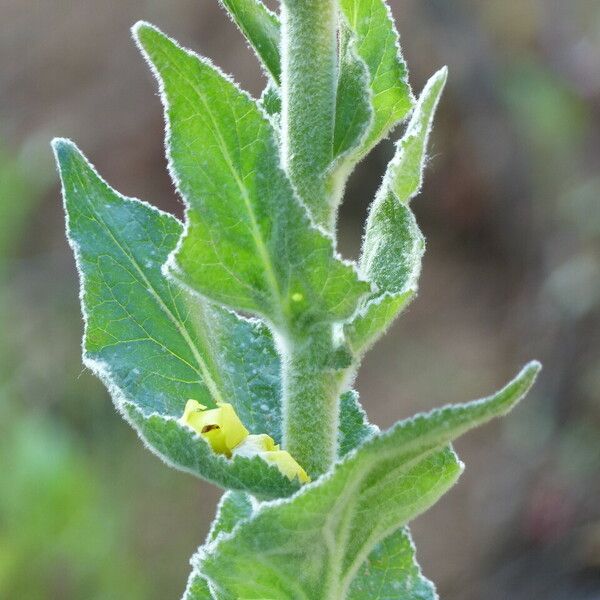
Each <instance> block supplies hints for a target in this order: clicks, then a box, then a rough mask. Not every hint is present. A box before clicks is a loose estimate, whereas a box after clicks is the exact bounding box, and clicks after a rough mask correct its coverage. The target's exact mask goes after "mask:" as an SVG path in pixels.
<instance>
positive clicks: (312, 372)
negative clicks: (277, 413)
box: [280, 325, 346, 478]
mask: <svg viewBox="0 0 600 600" xmlns="http://www.w3.org/2000/svg"><path fill="white" fill-rule="evenodd" d="M332 339H333V337H332V327H331V326H330V325H329V326H327V327H326V328H324V329H323V330H321V331H318V332H316V333H315V332H314V331H313V332H311V335H306V336H303V337H301V336H294V337H293V338H291V339H286V340H285V341H283V342H282V343H280V353H281V356H282V366H283V432H284V433H283V446H284V448H285V449H286V450H287V451H288V452H289V453H290V454H291V455H292V456H293V457H294V458H295V459H296V460H297V461H298V462H299V463H300V465H302V467H304V469H306V471H307V472H308V474H309V475H310V476H311V477H313V478H315V477H318V476H319V475H321V474H323V473H325V472H326V471H327V470H328V469H329V468H330V467H331V465H332V464H333V462H334V461H335V458H336V452H337V435H338V413H339V396H340V392H341V388H342V386H343V384H344V381H345V373H346V370H345V369H344V368H336V367H335V364H334V360H333V357H334V356H335V349H334V348H333V343H332Z"/></svg>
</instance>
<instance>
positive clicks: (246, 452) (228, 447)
mask: <svg viewBox="0 0 600 600" xmlns="http://www.w3.org/2000/svg"><path fill="white" fill-rule="evenodd" d="M179 422H180V423H183V424H184V425H187V426H188V427H191V428H192V429H193V430H194V431H196V432H197V433H199V434H200V435H201V436H202V437H203V438H204V439H206V440H207V441H208V443H209V444H210V445H211V448H212V449H213V450H214V451H215V452H216V453H217V454H225V456H227V457H228V458H231V456H232V454H235V455H237V456H246V457H249V458H252V457H253V456H260V457H261V458H262V459H263V460H265V461H267V462H269V463H271V464H273V465H275V466H276V467H277V468H278V469H279V471H280V472H281V473H282V474H283V475H285V476H286V477H288V478H289V479H290V480H292V479H294V477H297V478H298V479H299V480H300V482H301V483H308V482H309V481H310V477H309V476H308V475H307V474H306V471H305V470H304V469H303V468H302V467H301V466H300V465H299V464H298V463H297V462H296V461H295V460H294V458H293V457H292V455H291V454H290V453H289V452H286V451H285V450H280V449H279V446H278V445H277V444H276V443H275V441H274V440H273V438H272V437H270V436H268V435H267V434H266V433H261V434H258V435H249V432H248V430H247V429H246V428H245V427H244V425H243V423H242V422H241V421H240V418H239V417H238V416H237V414H236V412H235V410H234V408H233V406H231V404H227V403H226V402H217V408H208V409H207V408H206V406H204V405H202V404H200V402H198V401H197V400H188V401H187V403H186V405H185V410H184V411H183V415H182V416H181V418H180V419H179Z"/></svg>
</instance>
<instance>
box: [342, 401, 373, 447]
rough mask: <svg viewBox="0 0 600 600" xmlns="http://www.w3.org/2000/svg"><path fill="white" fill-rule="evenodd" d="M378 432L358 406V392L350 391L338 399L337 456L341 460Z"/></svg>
mask: <svg viewBox="0 0 600 600" xmlns="http://www.w3.org/2000/svg"><path fill="white" fill-rule="evenodd" d="M378 431H379V428H378V427H376V426H375V425H372V424H371V423H369V420H368V419H367V413H366V412H365V411H364V409H363V407H362V406H361V405H360V401H359V399H358V392H356V391H354V390H350V391H348V392H345V393H344V394H342V396H341V398H340V424H339V432H338V456H339V457H340V458H343V457H344V456H346V454H348V452H350V451H351V450H354V449H355V448H358V447H359V446H362V445H363V444H364V443H365V442H366V441H367V440H368V439H369V438H371V437H373V436H374V435H375V434H376V433H378Z"/></svg>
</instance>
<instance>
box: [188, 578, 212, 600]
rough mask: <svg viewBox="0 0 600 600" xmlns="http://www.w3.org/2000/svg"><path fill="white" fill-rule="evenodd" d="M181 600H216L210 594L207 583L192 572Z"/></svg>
mask: <svg viewBox="0 0 600 600" xmlns="http://www.w3.org/2000/svg"><path fill="white" fill-rule="evenodd" d="M181 600H217V598H216V596H213V594H211V591H210V587H209V586H208V581H206V579H204V577H202V575H199V574H198V573H196V571H192V573H191V575H190V577H189V579H188V582H187V586H186V588H185V592H184V593H183V596H182V598H181Z"/></svg>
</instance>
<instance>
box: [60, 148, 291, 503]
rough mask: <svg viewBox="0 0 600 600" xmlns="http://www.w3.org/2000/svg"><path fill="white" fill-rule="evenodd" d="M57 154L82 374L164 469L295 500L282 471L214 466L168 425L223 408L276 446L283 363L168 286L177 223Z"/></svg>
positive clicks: (252, 328) (262, 338) (250, 333)
mask: <svg viewBox="0 0 600 600" xmlns="http://www.w3.org/2000/svg"><path fill="white" fill-rule="evenodd" d="M54 150H55V153H56V158H57V162H58V165H59V169H60V172H61V179H62V184H63V195H64V200H65V210H66V213H67V217H68V219H67V234H68V237H69V241H70V243H71V245H72V247H73V250H74V252H75V256H76V261H77V267H78V270H79V273H80V278H81V302H82V311H83V314H84V317H85V321H86V325H85V334H84V341H83V353H84V356H83V358H84V362H85V364H86V365H87V366H88V367H90V369H91V370H92V371H93V372H94V373H95V374H96V375H98V376H99V377H100V378H101V379H102V380H103V381H104V383H105V384H106V385H107V386H108V388H109V389H110V391H111V393H112V396H113V400H114V402H115V404H116V405H117V407H118V408H119V409H120V410H121V411H123V412H124V414H125V416H126V417H127V418H128V419H129V421H130V422H131V423H132V424H133V425H134V427H136V429H137V430H138V431H139V432H140V434H141V435H142V437H144V439H145V440H146V441H147V443H149V444H150V445H151V446H152V449H153V450H154V451H155V452H157V453H158V454H159V455H160V456H162V457H163V458H164V459H165V460H167V461H168V462H170V463H171V464H174V465H175V466H177V467H178V468H182V469H185V470H188V471H191V472H193V473H195V474H196V475H199V476H200V477H203V478H206V479H208V480H210V481H213V482H215V483H217V484H219V485H223V486H229V487H233V488H235V489H248V490H250V491H253V492H254V493H256V494H259V495H267V496H270V497H275V496H279V495H288V494H290V493H292V492H293V491H294V490H295V489H297V485H296V484H291V482H289V480H288V479H287V478H285V477H284V476H282V475H281V474H280V473H279V471H278V469H276V468H274V467H271V466H269V465H267V464H266V463H263V464H256V465H255V464H252V465H249V464H246V463H245V462H244V461H242V462H240V461H230V460H227V459H225V458H223V457H221V456H217V455H215V454H214V453H213V452H212V451H211V449H210V447H209V446H208V444H206V442H205V441H204V440H203V439H202V438H199V437H198V436H196V435H195V434H194V433H193V432H192V431H191V430H189V429H188V428H186V427H183V426H181V425H179V424H178V423H177V422H176V421H175V419H177V418H178V417H179V416H181V414H182V413H183V408H184V405H185V402H186V400H187V399H188V398H195V399H197V400H198V401H200V402H201V403H203V404H205V405H208V406H214V405H215V403H216V402H217V401H219V400H223V401H227V402H230V403H231V404H233V405H234V406H235V408H236V411H237V412H238V414H239V415H240V417H241V418H242V420H243V422H244V423H245V425H246V427H248V429H249V430H250V431H251V432H252V433H268V434H269V435H271V436H272V437H274V438H275V439H277V440H280V439H281V429H280V422H281V417H280V411H281V408H280V405H279V402H280V394H281V391H280V382H279V369H280V365H279V358H278V356H277V353H276V351H275V349H274V346H273V341H272V339H271V336H270V334H269V332H268V330H267V328H266V327H265V326H264V325H263V324H261V323H259V322H258V321H255V320H247V319H243V318H241V317H238V316H237V315H235V314H234V313H232V312H230V311H226V310H222V309H220V308H218V307H216V306H214V305H210V304H208V303H206V302H204V301H202V300H200V299H198V298H195V297H194V298H193V297H191V296H190V295H189V294H187V293H186V292H185V291H183V290H182V289H181V288H179V287H176V286H174V285H173V284H172V283H169V282H168V281H167V280H166V279H165V278H164V277H163V275H162V273H161V265H162V264H163V263H164V261H165V260H166V258H167V256H168V254H169V253H170V252H171V251H172V249H173V247H174V246H175V244H176V242H177V239H178V238H179V236H180V234H181V230H182V226H181V224H180V223H179V222H178V221H177V220H176V219H175V218H174V217H172V216H170V215H168V214H166V213H163V212H160V211H158V210H156V209H154V208H152V207H151V206H149V205H148V204H145V203H142V202H140V201H138V200H134V199H130V198H125V197H123V196H121V195H119V194H117V193H116V192H115V191H114V190H112V189H111V188H110V187H109V186H108V185H107V184H106V183H105V182H104V181H103V180H102V179H101V178H100V177H99V175H98V174H97V173H96V171H95V170H94V169H93V167H92V166H91V165H90V164H89V163H88V162H87V161H86V160H85V158H84V157H83V155H82V154H81V153H80V152H79V151H78V150H77V148H76V147H75V146H74V145H73V144H72V143H70V142H68V141H66V140H56V141H55V142H54ZM162 434H164V435H165V437H164V438H161V437H160V436H161V435H162ZM260 462H261V463H262V462H263V461H260Z"/></svg>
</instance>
